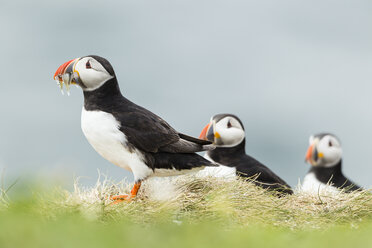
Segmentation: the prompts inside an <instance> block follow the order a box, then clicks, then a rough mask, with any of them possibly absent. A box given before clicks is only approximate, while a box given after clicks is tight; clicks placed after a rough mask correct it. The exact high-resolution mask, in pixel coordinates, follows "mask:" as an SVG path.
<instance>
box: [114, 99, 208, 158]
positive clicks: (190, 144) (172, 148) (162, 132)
mask: <svg viewBox="0 0 372 248" xmlns="http://www.w3.org/2000/svg"><path fill="white" fill-rule="evenodd" d="M123 109H124V110H126V111H123ZM123 109H119V110H118V111H117V113H115V117H116V118H117V119H118V120H119V121H120V124H121V126H120V130H121V131H122V132H123V133H124V134H125V135H126V137H127V140H128V145H133V146H135V147H136V148H138V149H141V150H143V151H145V152H152V153H155V152H170V153H194V152H200V151H205V150H210V149H213V146H212V145H210V144H211V143H210V142H205V141H204V140H199V139H196V138H192V137H190V136H187V135H184V134H180V133H178V132H177V131H176V130H175V129H173V128H172V127H171V126H170V125H169V124H168V123H167V122H166V121H164V120H163V119H162V118H160V117H159V116H157V115H155V114H154V113H152V112H150V111H148V110H147V109H145V108H142V107H140V106H138V105H136V104H134V103H132V102H130V101H128V102H127V104H126V105H125V106H123Z"/></svg>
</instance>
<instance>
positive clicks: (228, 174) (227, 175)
mask: <svg viewBox="0 0 372 248" xmlns="http://www.w3.org/2000/svg"><path fill="white" fill-rule="evenodd" d="M204 158H205V159H207V160H209V161H211V162H213V163H216V162H215V161H213V160H212V159H211V158H210V157H209V156H208V154H207V153H206V154H205V155H204ZM217 164H218V163H217ZM219 165H220V166H216V167H212V166H207V167H205V168H204V169H203V170H201V171H199V172H198V173H197V176H200V177H208V176H211V177H219V178H224V179H233V178H236V168H235V167H229V166H225V165H222V164H219Z"/></svg>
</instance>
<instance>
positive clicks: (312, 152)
mask: <svg viewBox="0 0 372 248" xmlns="http://www.w3.org/2000/svg"><path fill="white" fill-rule="evenodd" d="M309 143H310V146H309V148H308V150H307V153H306V158H305V160H306V161H307V162H308V163H310V164H311V165H312V166H320V167H332V166H334V165H336V164H338V162H340V160H341V158H342V148H341V143H340V141H339V139H338V138H337V137H336V136H335V135H333V134H330V133H320V134H316V135H312V136H310V139H309Z"/></svg>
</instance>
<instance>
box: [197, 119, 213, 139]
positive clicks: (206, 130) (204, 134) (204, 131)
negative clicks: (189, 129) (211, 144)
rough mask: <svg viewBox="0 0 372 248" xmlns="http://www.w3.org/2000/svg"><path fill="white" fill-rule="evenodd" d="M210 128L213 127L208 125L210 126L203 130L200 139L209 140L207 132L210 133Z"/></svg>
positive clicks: (209, 124)
mask: <svg viewBox="0 0 372 248" xmlns="http://www.w3.org/2000/svg"><path fill="white" fill-rule="evenodd" d="M210 126H211V123H208V124H207V125H206V126H205V127H204V128H203V130H202V131H201V133H200V135H199V139H202V140H207V132H208V129H209V127H210Z"/></svg>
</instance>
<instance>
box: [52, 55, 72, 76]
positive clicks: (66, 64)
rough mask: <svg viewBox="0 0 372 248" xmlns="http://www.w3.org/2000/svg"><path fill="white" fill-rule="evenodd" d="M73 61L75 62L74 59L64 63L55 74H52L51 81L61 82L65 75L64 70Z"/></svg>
mask: <svg viewBox="0 0 372 248" xmlns="http://www.w3.org/2000/svg"><path fill="white" fill-rule="evenodd" d="M74 60H76V59H72V60H69V61H67V62H66V63H63V64H62V65H61V66H60V67H58V69H57V71H56V73H54V76H53V79H54V80H58V81H62V76H63V74H65V72H66V69H67V68H68V66H69V65H71V64H72V62H73V61H74ZM71 69H72V68H71ZM71 72H72V70H71Z"/></svg>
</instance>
